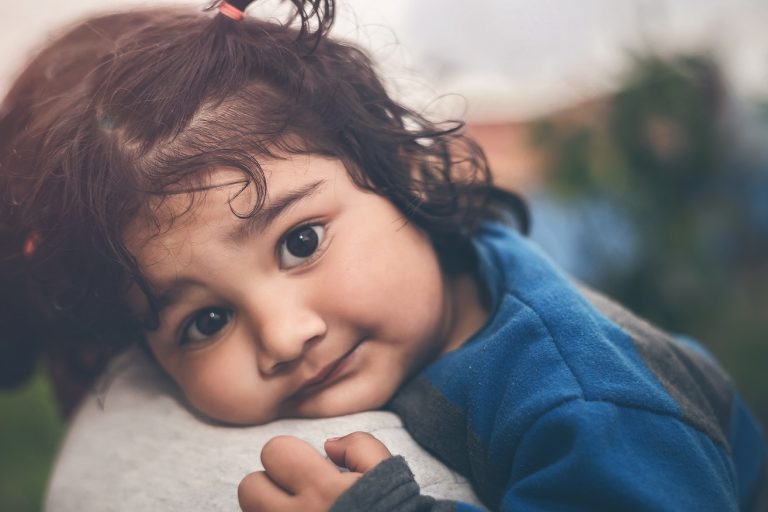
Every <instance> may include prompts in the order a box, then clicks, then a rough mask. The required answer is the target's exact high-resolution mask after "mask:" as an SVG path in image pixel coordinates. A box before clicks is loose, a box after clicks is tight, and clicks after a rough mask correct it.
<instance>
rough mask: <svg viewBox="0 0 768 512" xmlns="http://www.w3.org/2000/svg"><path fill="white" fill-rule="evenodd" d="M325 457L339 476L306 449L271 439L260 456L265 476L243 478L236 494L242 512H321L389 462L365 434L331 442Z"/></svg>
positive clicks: (282, 439) (291, 441)
mask: <svg viewBox="0 0 768 512" xmlns="http://www.w3.org/2000/svg"><path fill="white" fill-rule="evenodd" d="M325 451H326V452H327V453H328V457H329V458H330V459H331V461H333V463H335V464H337V465H338V466H342V467H345V468H347V469H349V472H341V471H339V469H338V468H337V467H336V466H334V464H333V463H332V462H331V461H329V460H328V459H326V458H325V457H323V456H322V455H321V454H320V453H318V451H317V450H315V449H314V448H312V447H311V446H310V445H309V444H307V443H306V442H304V441H302V440H301V439H298V438H296V437H292V436H278V437H274V438H272V439H270V440H269V442H267V444H265V445H264V448H263V449H262V451H261V463H262V464H263V465H264V471H257V472H255V473H251V474H249V475H247V476H246V477H245V478H243V480H242V481H241V482H240V486H239V487H238V489H237V495H238V500H239V501H240V508H241V509H242V510H243V512H262V511H277V512H284V511H294V510H295V511H301V512H311V511H315V510H317V511H325V510H328V509H329V508H331V505H333V503H334V502H335V501H336V500H337V499H338V497H339V496H341V494H342V493H344V491H346V490H347V489H349V488H350V487H352V485H353V484H354V483H355V482H356V481H357V479H358V478H360V477H361V476H362V474H363V473H365V472H366V471H368V470H369V469H371V468H373V467H374V466H376V465H377V464H378V463H379V462H381V461H383V460H384V459H387V458H389V457H391V456H392V454H391V453H390V452H389V450H388V449H387V447H386V446H384V445H383V444H382V443H381V441H379V440H378V439H376V438H375V437H373V436H372V435H371V434H368V433H367V432H354V433H352V434H349V435H346V436H344V437H340V438H336V439H329V440H328V441H326V442H325Z"/></svg>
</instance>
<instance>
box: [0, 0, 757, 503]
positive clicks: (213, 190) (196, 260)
mask: <svg viewBox="0 0 768 512" xmlns="http://www.w3.org/2000/svg"><path fill="white" fill-rule="evenodd" d="M248 3H249V2H234V1H233V2H230V3H221V4H219V5H217V7H218V8H219V11H218V13H216V14H201V13H196V12H189V11H187V10H183V9H154V10H146V11H137V12H132V13H122V14H114V15H109V16H104V17H100V18H93V19H90V20H88V21H86V22H84V23H82V24H80V25H78V26H77V27H75V28H73V29H72V30H71V31H70V32H69V33H67V34H66V35H64V36H63V37H62V38H60V39H59V40H57V41H54V42H53V43H51V44H50V46H49V47H48V48H47V49H45V50H43V52H41V54H40V55H39V56H38V57H37V58H36V59H35V60H34V61H33V62H32V63H30V65H29V67H28V68H27V70H26V71H25V72H24V73H23V74H22V75H21V77H20V78H19V79H18V81H17V82H16V84H15V85H14V87H13V88H12V90H11V91H10V93H9V95H8V97H7V99H6V101H5V102H4V104H3V107H2V111H0V148H1V152H0V179H2V188H0V191H1V193H2V200H1V201H0V240H2V243H0V247H1V248H2V251H3V252H2V256H0V261H1V262H2V270H1V271H0V272H2V273H1V274H0V279H2V282H1V283H0V284H2V286H1V287H0V289H2V300H3V302H4V303H8V304H9V307H8V308H5V309H4V310H3V313H2V315H3V316H2V317H0V320H2V322H3V324H6V325H7V326H8V329H6V330H5V331H4V335H3V344H4V352H5V354H6V355H4V358H5V359H6V361H11V356H13V361H16V360H18V359H20V355H28V354H34V353H35V352H37V351H38V350H43V351H54V352H56V351H58V352H67V351H70V350H72V351H74V350H79V349H81V348H82V347H83V346H88V347H92V348H94V349H99V350H100V349H101V347H103V346H105V345H107V344H110V346H112V345H113V344H114V345H116V346H115V348H119V347H120V346H125V345H127V344H129V343H132V342H135V341H137V340H141V343H142V344H143V345H144V346H145V347H146V348H147V349H148V350H149V351H150V352H151V354H152V355H153V357H154V358H155V360H156V361H157V363H158V364H159V365H160V366H161V367H162V368H163V369H164V370H165V371H166V372H167V373H168V374H169V375H170V376H171V377H172V378H173V379H174V380H175V382H176V383H177V384H178V386H179V388H180V389H181V391H182V392H183V393H184V396H185V397H186V399H187V400H188V402H189V404H191V406H193V407H194V408H196V409H197V410H199V411H200V412H202V413H204V414H205V415H207V416H209V417H211V418H214V419H217V420H220V421H223V422H227V423H233V424H258V423H265V422H269V421H270V420H273V419H276V418H284V417H325V416H333V415H342V414H348V413H352V412H358V411H364V410H369V409H375V408H380V407H383V406H388V407H390V408H391V409H392V410H394V411H396V412H397V413H398V414H399V415H400V416H401V417H402V419H403V422H404V424H405V425H406V427H407V428H408V429H409V431H410V432H411V433H412V435H413V436H414V438H415V439H416V440H417V441H419V442H420V443H421V444H423V445H424V446H425V447H427V448H428V449H429V450H431V451H433V452H434V453H435V454H437V455H438V457H440V458H441V459H442V460H444V461H445V462H446V463H447V464H448V465H450V466H451V467H453V468H455V469H457V470H458V471H459V472H461V473H462V474H464V475H466V476H467V477H468V478H469V479H470V480H471V481H472V482H473V484H474V486H475V489H476V491H477V493H478V495H479V496H480V498H481V499H482V500H483V501H484V502H485V504H486V505H487V506H488V507H489V508H490V509H492V510H518V509H522V510H565V509H568V510H594V509H609V510H718V511H722V510H761V509H764V507H766V503H768V501H766V500H767V499H768V496H766V492H768V490H767V489H768V485H766V446H765V443H764V441H763V438H762V434H761V432H760V429H759V427H758V425H757V424H756V422H755V421H754V419H753V418H752V417H751V416H750V414H749V412H748V411H747V410H746V408H745V406H744V404H743V403H742V402H741V401H740V399H739V398H738V395H736V394H735V392H734V391H733V389H732V387H731V385H730V383H729V381H728V379H727V377H726V376H725V375H724V374H723V372H722V371H721V370H720V369H719V368H718V366H717V365H716V363H715V362H714V361H713V360H712V359H711V358H710V356H708V355H707V354H706V353H705V352H704V351H703V350H702V349H701V348H700V347H699V346H698V345H695V344H694V343H692V342H690V341H686V340H683V339H675V338H672V337H670V336H669V335H667V334H665V333H663V332H661V331H659V330H657V329H656V328H654V327H652V326H650V325H648V324H647V323H645V322H643V321H642V320H639V319H637V318H636V317H634V316H632V315H631V314H630V313H628V312H626V311H624V310H623V309H621V308H620V307H618V306H616V305H615V304H613V303H612V302H610V301H609V300H608V299H606V298H604V297H602V296H599V295H597V294H596V293H594V292H591V291H589V290H587V289H585V288H583V287H580V286H579V285H577V284H575V283H574V282H573V281H571V280H569V279H568V278H567V277H566V276H564V275H563V274H561V273H560V272H559V271H558V270H557V269H556V268H554V267H553V265H552V264H551V263H550V262H549V261H548V260H547V259H546V258H545V257H544V256H543V255H542V254H541V253H540V252H539V251H538V250H537V249H536V248H535V247H533V246H532V245H531V244H530V243H529V242H528V241H527V240H526V239H525V238H524V237H523V236H522V235H521V234H519V233H518V230H517V229H516V228H515V227H514V226H515V225H517V226H519V227H520V230H521V231H523V232H524V231H525V230H526V226H527V217H526V213H525V210H524V208H523V207H522V202H521V201H520V200H519V199H517V198H516V197H515V196H513V195H510V194H508V193H504V192H502V191H500V190H498V189H496V188H494V187H493V185H492V182H491V178H490V174H489V171H488V168H487V165H486V163H485V160H484V158H483V155H482V152H481V151H480V150H479V148H478V147H477V146H476V145H475V144H474V143H473V142H472V141H470V140H468V139H467V138H465V137H464V136H463V135H462V133H461V130H460V125H457V126H451V127H447V128H446V127H441V126H438V125H435V124H433V123H431V122H429V121H428V120H426V119H424V118H423V117H422V116H420V115H418V114H417V113H415V112H412V111H410V110H408V109H406V108H404V107H403V106H402V105H399V104H398V103H397V102H395V101H393V100H392V99H391V98H390V97H389V96H388V95H387V93H386V91H385V89H384V87H383V86H382V84H381V82H380V81H379V78H378V77H377V75H376V74H375V72H374V71H373V66H372V64H371V62H370V61H369V60H368V59H367V58H366V57H365V55H364V54H363V53H362V52H360V51H359V50H358V49H356V48H355V47H353V46H350V45H348V44H346V43H342V42H338V41H335V40H333V39H331V38H329V37H328V36H327V31H328V29H329V28H330V26H331V23H332V21H333V7H334V5H333V2H332V1H331V0H325V1H321V0H313V1H304V2H302V1H300V0H294V1H293V4H295V7H296V9H297V16H296V19H295V20H294V21H296V22H297V23H294V24H293V25H290V24H286V25H280V24H277V23H275V22H267V21H261V20H257V19H252V18H250V17H247V16H245V15H244V13H243V11H244V9H245V7H246V5H247V4H248ZM296 25H298V28H292V27H295V26H296ZM115 34H118V35H115ZM64 49H66V51H65V50H64ZM84 56H87V59H86V60H87V62H85V61H84V59H83V57H84ZM11 306H13V307H11ZM42 339H55V340H57V341H56V346H44V347H39V346H38V345H40V343H39V342H38V341H37V340H42ZM26 359H28V360H29V359H30V357H26ZM326 451H327V454H328V456H329V457H330V459H331V460H332V461H333V462H335V463H336V464H337V465H339V466H344V467H346V468H347V469H348V470H349V471H340V470H339V469H338V468H337V467H336V466H335V465H334V464H332V463H331V462H330V461H328V460H327V459H325V458H324V457H323V456H321V455H320V454H319V453H317V452H314V450H313V449H312V448H310V447H309V446H308V445H306V444H304V443H303V442H301V441H299V440H297V439H295V438H290V437H280V438H276V439H275V440H273V441H272V442H270V443H268V445H267V446H266V447H265V448H264V450H263V453H262V461H263V464H264V467H265V472H260V473H254V474H252V475H249V476H248V477H246V478H245V479H244V480H243V482H242V483H241V486H240V490H239V492H240V503H241V506H242V508H243V509H244V510H246V511H250V510H327V509H329V508H330V509H332V510H359V509H365V508H369V509H371V510H422V509H424V510H426V509H435V510H441V509H452V508H455V509H458V510H468V509H470V508H471V507H469V506H468V505H466V504H461V503H450V502H445V501H435V500H433V499H432V498H428V497H426V496H422V495H420V493H419V489H418V486H417V485H416V484H415V482H414V481H413V480H412V477H411V474H410V471H409V469H408V466H407V464H406V463H405V461H404V460H403V459H402V458H399V457H391V456H390V454H389V452H388V450H387V449H386V447H384V446H383V445H382V444H381V443H379V442H378V441H376V440H375V439H373V438H372V437H370V436H367V435H365V434H360V433H357V434H352V435H349V436H345V437H342V438H337V439H332V440H329V441H328V442H327V444H326Z"/></svg>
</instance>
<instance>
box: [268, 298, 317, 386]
mask: <svg viewBox="0 0 768 512" xmlns="http://www.w3.org/2000/svg"><path fill="white" fill-rule="evenodd" d="M268 302H269V303H268V304H266V305H264V307H263V308H260V309H261V310H262V311H261V313H260V314H258V315H257V316H258V319H257V320H256V325H257V329H256V343H257V345H258V349H257V359H258V367H259V370H260V371H261V372H262V373H264V374H267V375H270V374H274V373H277V372H279V371H281V370H282V369H284V368H286V367H287V366H288V365H289V364H290V363H292V362H294V361H297V360H299V359H300V358H301V357H302V356H303V355H304V353H305V351H306V350H307V349H308V348H309V347H310V345H312V344H313V343H315V342H317V341H319V340H320V339H322V338H323V337H324V336H325V333H326V324H325V322H324V321H323V319H322V318H321V317H320V315H319V314H317V313H316V312H315V311H313V310H312V309H310V308H307V307H305V306H304V305H302V304H301V303H300V302H297V301H291V300H289V299H286V298H285V297H283V298H277V299H273V300H269V301H268Z"/></svg>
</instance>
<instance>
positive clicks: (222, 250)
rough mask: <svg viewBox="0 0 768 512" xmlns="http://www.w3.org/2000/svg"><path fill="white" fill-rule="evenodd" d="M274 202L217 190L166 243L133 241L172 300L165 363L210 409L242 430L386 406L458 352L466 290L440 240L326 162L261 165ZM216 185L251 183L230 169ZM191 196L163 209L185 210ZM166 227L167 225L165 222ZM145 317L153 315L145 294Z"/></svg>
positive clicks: (142, 231)
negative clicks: (438, 248)
mask: <svg viewBox="0 0 768 512" xmlns="http://www.w3.org/2000/svg"><path fill="white" fill-rule="evenodd" d="M262 165H263V167H264V171H265V176H266V180H267V188H268V195H267V201H266V203H265V205H264V208H263V209H262V211H261V212H259V214H258V215H256V216H255V217H254V218H248V219H242V218H238V217H237V216H236V215H235V214H234V213H233V210H234V211H235V212H240V213H241V214H242V213H243V212H247V211H248V210H249V208H250V207H251V206H252V201H253V200H254V196H253V195H252V193H253V192H252V187H249V188H248V189H247V190H246V191H245V192H244V193H242V194H241V195H240V196H238V197H237V198H235V199H234V200H233V201H232V205H231V206H230V204H229V200H230V198H232V196H233V195H234V194H235V193H236V192H237V191H238V190H239V189H240V188H241V184H236V185H229V186H223V187H220V188H215V189H211V190H210V191H208V192H206V193H205V195H204V196H203V197H199V198H198V202H197V203H196V206H195V208H194V209H193V210H191V211H190V212H188V213H186V214H184V215H182V216H181V217H179V219H177V220H176V223H175V224H174V225H173V226H172V227H171V228H170V229H169V230H167V231H164V232H163V233H162V234H161V235H159V236H154V237H152V235H155V234H156V229H155V228H154V226H151V225H149V224H148V223H147V224H142V223H143V222H144V220H140V221H137V222H135V223H134V225H133V226H132V227H131V229H129V231H128V235H127V236H126V241H127V243H128V247H129V248H130V249H131V250H132V251H131V252H132V253H133V254H134V255H135V257H136V259H137V261H138V263H139V265H140V267H141V269H142V271H143V272H144V273H145V275H146V276H147V278H148V279H149V282H150V283H151V284H152V286H153V287H154V288H155V289H156V290H157V292H158V296H159V297H160V305H161V307H162V312H161V316H160V318H161V324H160V328H159V329H158V330H156V331H150V332H147V339H148V343H149V346H150V347H151V349H152V351H153V352H154V354H155V356H156V357H157V360H158V361H159V363H160V365H162V367H163V368H164V369H165V370H166V371H167V372H168V373H169V374H170V375H171V376H172V377H173V378H174V380H175V381H176V382H177V383H178V384H179V386H180V387H181V389H182V390H183V392H184V394H185V395H186V397H187V399H188V400H189V401H190V402H191V404H192V405H193V406H195V407H196V408H197V409H199V410H200V411H202V412H203V413H205V414H207V415H209V416H211V417H214V418H217V419H220V420H223V421H227V422H234V423H264V422H267V421H270V420H272V419H275V418H278V417H317V416H332V415H340V414H347V413H352V412H358V411H362V410H367V409H372V408H377V407H380V406H381V405H383V404H384V403H385V402H386V401H387V400H388V399H389V398H390V397H391V396H392V394H393V393H394V392H395V390H396V389H397V388H398V387H399V386H400V385H401V384H402V383H403V381H404V380H405V379H406V378H408V377H409V376H410V375H411V374H412V373H413V372H414V371H415V370H416V369H418V368H419V367H420V366H421V365H423V364H424V363H425V362H426V361H428V360H430V359H432V358H433V357H435V356H436V355H437V354H439V353H440V352H441V351H443V350H445V349H446V347H448V346H449V344H451V343H455V342H456V339H454V338H455V337H456V332H455V331H456V328H455V326H456V325H458V324H460V323H461V322H459V321H457V318H456V315H458V314H460V312H461V311H453V309H454V306H453V305H455V304H456V303H457V301H456V300H455V297H453V296H452V294H454V293H456V292H454V291H453V290H455V287H454V286H452V284H451V282H449V281H448V280H446V279H445V278H444V276H443V275H442V273H441V269H440V267H439V265H438V260H437V256H436V254H435V251H434V249H433V246H432V244H431V242H430V240H429V239H428V237H427V236H426V235H425V234H424V233H423V232H422V231H420V230H419V229H417V228H415V227H414V226H413V225H411V224H409V223H407V222H406V221H405V220H404V217H403V215H402V214H401V213H400V212H399V211H398V210H397V209H396V208H395V207H394V206H393V205H392V204H391V203H390V202H389V201H388V200H386V199H384V198H383V197H381V196H378V195H376V194H372V193H369V192H365V191H362V190H360V189H358V188H357V187H355V185H354V184H353V183H352V181H351V179H350V177H349V176H348V174H347V172H346V170H345V168H344V167H343V165H342V164H341V163H340V162H338V161H336V160H331V159H326V158H322V157H318V156H299V157H293V158H290V159H287V160H271V161H267V162H264V163H262ZM212 179H213V181H214V183H231V182H232V181H238V180H239V181H241V182H242V175H241V174H240V173H239V172H236V171H228V170H220V171H218V172H215V173H214V174H213V177H212ZM188 199H189V198H188V197H183V198H182V197H177V198H175V199H171V200H169V201H167V202H166V203H165V204H164V205H163V206H162V208H170V213H173V214H179V213H180V212H181V211H182V209H183V208H184V207H185V206H187V204H188ZM160 217H161V221H162V215H161V216H160ZM131 300H132V302H133V304H134V306H135V307H136V308H137V310H138V311H143V310H144V309H145V307H146V305H145V304H143V300H142V299H141V294H139V293H136V292H135V290H134V292H132V294H131Z"/></svg>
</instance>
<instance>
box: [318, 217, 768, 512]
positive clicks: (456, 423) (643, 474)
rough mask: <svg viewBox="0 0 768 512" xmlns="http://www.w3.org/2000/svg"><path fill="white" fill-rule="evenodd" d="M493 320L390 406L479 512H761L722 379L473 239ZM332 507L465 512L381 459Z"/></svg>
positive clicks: (398, 463) (753, 434) (396, 461)
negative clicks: (472, 496) (456, 476)
mask: <svg viewBox="0 0 768 512" xmlns="http://www.w3.org/2000/svg"><path fill="white" fill-rule="evenodd" d="M475 248H476V251H477V256H478V266H479V275H480V278H481V280H482V282H483V283H484V284H485V287H486V288H487V292H488V294H489V297H490V302H491V305H492V313H491V315H490V317H489V319H488V321H487V323H486V325H485V326H484V327H483V329H481V331H480V332H478V333H477V334H476V335H474V336H473V337H472V338H471V339H470V340H468V341H467V342H466V343H465V344H464V345H463V346H462V347H461V348H459V349H457V350H455V351H453V352H450V353H448V354H446V355H444V356H443V357H441V358H439V359H438V360H436V361H434V362H432V363H431V364H430V365H429V366H428V367H427V368H425V369H424V370H423V372H422V373H421V374H420V375H419V376H418V377H416V378H415V379H413V380H412V381H410V382H409V383H408V384H406V385H405V386H404V387H403V388H402V389H401V390H400V391H399V392H398V394H397V395H396V396H395V397H394V398H393V400H392V402H391V408H392V409H393V410H394V411H396V412H397V413H398V414H399V415H400V416H401V418H402V419H403V423H404V424H405V426H406V428H407V429H408V430H409V431H410V432H411V434H412V435H413V436H414V438H415V439H416V440H417V441H418V442H419V443H421V444H422V445H424V446H425V447H426V448H427V449H429V450H431V451H432V452H433V453H435V454H436V455H437V456H438V457H439V458H441V459H442V460H443V461H444V462H446V463H447V464H448V465H449V466H451V467H453V468H454V469H456V470H457V471H459V472H460V473H462V474H464V475H465V476H467V477H468V478H469V480H470V481H471V482H472V484H473V486H474V487H475V491H476V492H477V494H478V496H479V497H480V498H481V499H482V500H483V502H484V503H485V504H486V505H487V507H488V508H489V509H491V510H503V511H512V510H526V511H532V510H574V511H575V510H621V511H629V510H653V511H663V510H670V511H672V510H674V511H678V510H681V511H693V510H695V511H709V510H711V511H718V512H725V511H736V510H768V498H767V495H768V485H767V483H766V482H767V480H766V454H767V453H768V451H767V449H766V444H765V441H764V438H763V434H762V432H761V430H760V427H759V426H758V425H757V423H756V422H755V420H754V419H753V417H752V416H751V415H750V413H749V412H748V410H747V409H746V407H745V406H744V404H743V402H742V401H741V400H740V399H739V397H738V395H737V394H736V393H735V392H734V390H733V388H732V386H731V383H730V381H729V380H728V377H727V376H726V375H725V374H724V373H723V371H722V370H721V369H720V368H719V367H718V366H717V364H716V363H715V361H714V360H713V359H712V358H711V357H710V356H709V355H708V354H707V353H706V352H705V351H704V350H703V349H702V348H701V347H700V346H698V345H696V344H695V343H693V342H691V341H688V340H685V339H676V338H673V337H671V336H669V335H668V334H666V333H664V332H662V331H660V330H658V329H657V328H655V327H653V326H652V325H650V324H648V323H646V322H644V321H643V320H641V319H639V318H637V317H635V316H633V315H632V314H630V313H629V312H627V311H626V310H624V309H622V308H621V307H619V306H617V305H616V304H614V303H613V302H611V301H610V300H608V299H606V298H604V297H602V296H600V295H598V294H596V293H594V292H592V291H590V290H588V289H586V288H584V287H580V286H578V285H577V284H574V282H573V281H572V280H570V279H569V278H567V277H566V276H564V275H563V274H562V273H561V272H560V271H558V270H557V269H556V268H555V267H554V266H553V264H552V263H551V262H549V261H548V259H547V258H546V257H545V256H544V255H542V254H541V252H540V251H539V250H538V249H537V248H536V247H535V246H533V244H532V243H531V242H529V241H528V240H527V239H525V238H524V237H522V236H520V235H519V234H517V233H516V232H514V231H512V230H511V229H509V228H507V227H505V226H501V225H496V224H489V225H487V226H486V227H485V228H484V230H483V231H482V232H481V233H480V235H479V236H478V237H477V239H476V241H475ZM332 510H334V511H340V510H367V511H369V512H370V511H378V510H381V511H384V510H405V511H407V510H474V508H472V507H471V506H469V505H466V504H462V503H453V502H446V501H436V500H434V499H432V498H428V497H426V496H423V495H421V494H420V493H419V489H418V486H417V485H416V484H415V482H414V481H413V479H412V475H411V473H410V471H409V469H408V467H407V464H406V463H405V462H404V461H403V460H402V459H400V458H393V459H390V460H388V461H386V462H385V463H382V464H380V465H379V466H378V467H377V468H374V469H373V470H372V471H370V472H369V473H367V474H366V475H365V476H364V477H363V478H361V479H360V481H358V483H357V484H355V486H353V488H352V489H350V491H348V492H347V493H345V494H344V495H342V497H341V498H340V499H339V500H338V501H337V503H336V504H335V505H334V508H333V509H332Z"/></svg>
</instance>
